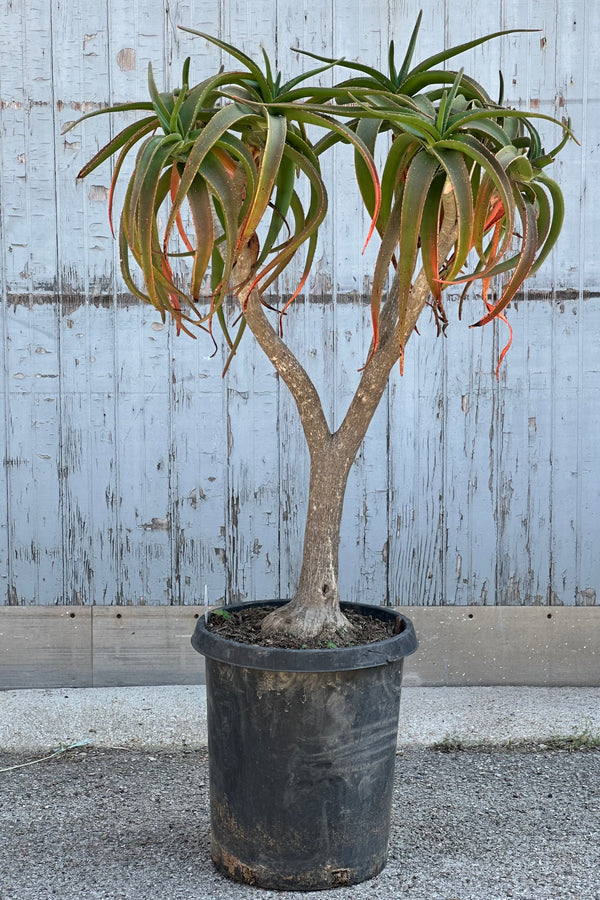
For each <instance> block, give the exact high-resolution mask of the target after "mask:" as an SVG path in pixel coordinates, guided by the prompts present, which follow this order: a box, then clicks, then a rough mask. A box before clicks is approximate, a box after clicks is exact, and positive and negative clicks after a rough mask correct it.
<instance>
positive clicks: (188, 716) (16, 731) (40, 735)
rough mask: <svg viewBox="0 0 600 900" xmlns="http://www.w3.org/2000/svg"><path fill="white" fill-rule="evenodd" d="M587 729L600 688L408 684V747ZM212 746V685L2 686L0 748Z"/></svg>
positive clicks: (596, 727) (597, 715) (403, 740)
mask: <svg viewBox="0 0 600 900" xmlns="http://www.w3.org/2000/svg"><path fill="white" fill-rule="evenodd" d="M582 735H583V736H587V737H591V738H599V739H600V688H539V687H537V688H523V687H461V688H453V687H450V688H449V687H437V688H417V687H405V688H403V692H402V704H401V709H400V731H399V746H400V747H407V746H420V747H428V746H432V745H435V744H439V743H441V742H448V743H460V744H469V745H472V744H485V745H491V746H494V745H498V744H504V743H506V742H519V741H534V742H538V743H540V742H541V743H543V742H544V741H547V740H549V739H551V738H571V737H574V736H582ZM80 742H85V743H89V744H91V745H93V746H96V747H112V748H116V747H124V748H128V749H134V748H135V749H141V750H176V749H182V748H189V749H197V748H201V747H205V746H206V743H207V734H206V687H205V686H204V685H193V686H191V685H183V686H163V687H127V688H62V689H57V690H26V691H5V692H3V693H0V751H4V752H17V753H41V752H47V751H52V750H54V749H56V748H59V747H69V746H71V745H74V744H78V743H80Z"/></svg>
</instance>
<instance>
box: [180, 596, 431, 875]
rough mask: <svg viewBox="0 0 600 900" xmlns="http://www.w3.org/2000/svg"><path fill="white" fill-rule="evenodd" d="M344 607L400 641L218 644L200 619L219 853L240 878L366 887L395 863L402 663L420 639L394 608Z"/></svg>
mask: <svg viewBox="0 0 600 900" xmlns="http://www.w3.org/2000/svg"><path fill="white" fill-rule="evenodd" d="M282 603H283V601H270V602H269V603H265V602H263V603H258V604H253V605H258V606H266V605H273V606H276V605H281V604H282ZM247 605H248V604H245V605H244V606H234V607H231V606H230V607H227V609H228V610H229V611H230V612H232V611H236V610H239V609H243V608H245V606H247ZM346 608H352V609H355V610H357V611H359V612H368V613H369V614H370V615H372V616H377V617H378V618H381V619H387V620H392V621H393V623H394V631H395V632H396V633H395V634H394V635H393V637H390V638H387V639H386V640H384V641H379V642H378V643H375V644H365V645H361V646H357V647H351V648H344V649H324V650H282V649H278V648H269V647H258V646H252V645H248V644H240V643H236V642H234V641H230V640H227V639H224V638H221V637H218V636H217V635H215V634H212V633H211V632H209V631H208V630H207V629H206V625H205V621H204V619H200V620H199V621H198V624H197V626H196V630H195V632H194V635H193V637H192V644H193V646H194V647H195V649H196V650H198V652H199V653H202V654H203V655H204V656H205V657H206V684H207V698H208V748H209V770H210V805H211V854H212V858H213V861H214V863H215V865H216V866H217V868H218V869H219V870H220V871H221V872H223V873H224V874H225V875H227V876H228V877H230V878H232V879H234V880H235V881H240V882H243V883H245V884H252V885H256V886H258V887H263V888H270V889H275V890H316V889H321V888H331V887H335V886H342V885H350V884H356V883H358V882H360V881H365V880H366V879H368V878H371V877H373V876H374V875H377V874H378V873H379V872H380V871H381V870H382V869H383V867H384V865H385V863H386V860H387V847H388V840H389V831H390V820H391V807H392V786H393V777H394V763H395V757H396V742H397V730H398V712H399V705H400V685H401V680H402V667H403V660H404V657H405V656H408V655H409V654H410V653H413V652H414V651H415V650H416V648H417V639H416V637H415V632H414V628H413V626H412V623H411V622H410V620H409V619H407V618H406V617H405V616H402V615H401V614H400V613H398V612H396V611H394V610H392V609H387V608H383V607H374V606H362V605H352V607H349V605H348V606H346Z"/></svg>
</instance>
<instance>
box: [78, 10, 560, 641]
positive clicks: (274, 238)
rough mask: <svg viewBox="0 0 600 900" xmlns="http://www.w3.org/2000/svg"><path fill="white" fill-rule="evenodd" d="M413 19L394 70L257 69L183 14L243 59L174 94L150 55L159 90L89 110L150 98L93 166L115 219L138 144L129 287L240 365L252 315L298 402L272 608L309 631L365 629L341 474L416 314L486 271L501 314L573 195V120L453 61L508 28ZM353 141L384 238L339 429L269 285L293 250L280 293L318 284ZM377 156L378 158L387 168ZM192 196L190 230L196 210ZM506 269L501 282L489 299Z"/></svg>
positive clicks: (88, 168)
mask: <svg viewBox="0 0 600 900" xmlns="http://www.w3.org/2000/svg"><path fill="white" fill-rule="evenodd" d="M419 24H420V16H419V19H418V20H417V23H416V26H415V28H414V30H413V33H412V35H411V38H410V41H409V46H408V50H407V52H406V54H405V57H404V59H403V61H402V64H401V65H400V66H399V67H396V63H395V55H394V45H393V44H392V45H391V46H390V52H389V58H388V72H387V73H384V72H381V71H379V70H377V69H375V68H372V67H370V66H367V65H363V64H359V63H354V62H348V61H346V60H336V59H333V58H332V59H327V58H324V57H314V58H315V59H317V60H318V62H319V65H318V67H317V68H314V69H312V70H311V71H309V72H307V73H305V74H303V75H301V76H298V77H296V78H293V79H291V80H288V81H283V79H282V76H281V74H280V73H277V74H275V73H274V72H273V68H272V66H271V63H270V61H269V59H268V57H267V55H266V54H264V60H263V65H262V66H261V65H258V64H257V63H256V62H255V61H254V60H252V59H251V58H249V57H248V56H246V55H245V54H244V53H243V52H242V51H241V50H239V49H238V48H236V47H233V46H232V45H230V44H226V43H225V42H223V41H221V40H218V39H217V38H215V37H211V36H209V35H205V34H204V35H202V34H201V33H200V32H194V31H192V29H186V30H188V31H192V33H194V34H199V35H201V36H202V37H204V38H205V39H207V40H209V41H211V42H212V43H213V44H216V45H217V46H218V47H219V48H221V49H222V50H224V51H226V52H227V53H228V54H230V55H231V56H232V57H233V58H234V59H235V60H236V61H237V63H238V64H240V65H241V68H240V69H236V70H232V71H220V72H218V73H217V74H215V75H213V76H212V77H210V78H208V79H206V80H205V81H203V82H201V83H200V84H198V85H195V86H193V87H192V86H190V84H189V72H190V61H189V60H186V62H185V65H184V67H183V75H182V84H181V87H180V88H179V89H177V90H175V91H173V92H168V93H165V92H162V93H161V92H159V91H158V89H157V87H156V84H155V81H154V77H153V74H152V68H151V66H150V67H149V73H148V87H149V95H150V99H149V100H148V101H146V102H140V103H132V104H123V105H119V106H113V107H111V108H108V109H102V110H97V111H95V112H93V113H90V114H88V115H87V116H84V117H83V118H90V117H91V116H94V115H99V114H103V113H111V114H116V113H119V112H122V111H126V110H136V111H139V112H143V113H145V115H144V116H143V118H141V119H140V120H139V121H137V122H136V123H135V124H133V125H128V126H127V127H126V128H124V129H123V130H122V131H121V132H120V133H119V134H118V135H117V136H116V137H115V138H113V139H112V140H111V141H110V142H109V143H108V144H107V145H106V146H105V147H103V148H102V149H101V150H100V151H99V152H98V153H97V154H96V155H95V156H94V157H93V159H91V160H90V161H89V162H88V163H87V164H86V165H85V166H84V167H83V169H82V170H81V173H80V177H85V176H86V175H88V174H89V173H90V172H92V171H93V170H94V169H95V168H96V167H97V166H99V165H101V164H102V163H104V162H105V161H106V160H108V159H109V158H111V157H115V162H114V167H113V176H112V184H111V190H110V199H109V216H110V220H111V227H112V208H113V195H114V188H115V184H116V182H117V180H118V178H119V176H120V174H121V172H122V168H123V163H124V161H125V159H126V158H127V157H128V155H129V154H130V153H132V152H133V151H134V149H135V150H136V157H135V164H134V167H133V173H132V175H131V176H130V178H129V181H128V184H127V188H126V192H125V198H124V201H123V205H122V210H121V215H120V223H119V247H120V259H121V267H122V272H123V277H124V279H125V282H126V284H127V286H128V288H129V290H130V291H131V292H132V293H133V294H134V295H135V296H137V297H139V298H140V299H141V300H144V301H146V302H148V303H151V304H152V305H154V306H155V307H156V308H157V309H158V310H159V312H160V314H161V316H162V318H163V320H164V319H165V317H166V315H167V314H168V315H170V316H171V317H172V318H173V319H174V320H175V323H176V328H177V331H178V332H179V331H185V332H186V333H188V334H191V335H192V336H195V335H194V332H195V330H196V329H198V328H200V329H205V330H207V331H208V332H209V333H210V334H212V333H213V330H214V324H215V322H216V323H218V325H219V326H220V328H221V330H222V333H223V336H224V340H225V342H226V344H227V347H228V348H229V354H228V356H229V358H228V361H227V365H229V363H230V362H231V359H232V357H233V356H234V354H235V351H236V349H237V347H238V345H239V342H240V340H241V338H242V335H243V333H244V330H245V329H246V328H248V329H249V330H250V331H251V332H252V333H253V335H254V337H255V339H256V340H257V342H258V344H259V345H260V347H261V348H262V349H263V351H264V352H265V353H266V355H267V356H268V358H269V359H270V360H271V362H272V364H273V366H274V367H275V369H276V371H277V372H278V374H279V375H280V377H281V378H282V379H283V381H284V382H285V383H286V385H287V387H288V388H289V390H290V392H291V394H292V396H293V398H294V400H295V402H296V405H297V408H298V412H299V416H300V420H301V423H302V427H303V430H304V434H305V437H306V441H307V444H308V448H309V451H310V484H309V499H308V512H307V522H306V529H305V538H304V552H303V560H302V567H301V571H300V573H299V580H298V587H297V590H296V593H295V595H294V597H293V598H292V600H291V601H290V602H289V603H288V604H286V605H285V606H284V607H282V608H280V609H278V610H277V611H276V612H274V613H271V614H270V615H269V616H268V617H267V619H266V620H265V623H264V626H263V627H264V630H265V632H277V631H286V630H287V631H290V632H292V633H293V634H294V635H296V636H297V637H299V638H301V639H302V640H311V639H320V640H324V639H327V640H337V639H339V638H344V637H348V633H349V632H350V630H351V626H350V625H349V622H348V621H347V619H346V617H345V616H344V615H343V613H342V612H341V610H340V597H339V592H338V547H339V538H340V524H341V515H342V505H343V499H344V493H345V489H346V483H347V478H348V474H349V471H350V468H351V466H352V463H353V461H354V459H355V457H356V454H357V452H358V449H359V447H360V444H361V442H362V440H363V438H364V436H365V434H366V431H367V428H368V426H369V423H370V422H371V419H372V418H373V415H374V413H375V410H376V409H377V406H378V404H379V401H380V399H381V397H382V395H383V393H384V390H385V387H386V384H387V381H388V378H389V376H390V373H391V371H392V370H393V368H394V366H396V365H397V364H398V363H400V368H402V365H403V360H404V353H405V348H406V344H407V342H408V339H409V338H410V336H411V334H412V333H413V331H414V330H415V327H416V324H417V321H418V319H419V316H420V315H421V313H422V312H423V310H424V308H425V307H426V306H427V305H429V306H431V307H432V309H433V314H434V315H435V317H436V321H437V323H438V330H439V331H443V330H444V329H445V328H446V326H447V317H446V312H445V309H444V305H443V293H444V290H445V289H446V288H447V287H448V286H449V285H457V284H460V285H464V286H465V287H464V290H465V291H466V290H467V289H468V288H469V286H470V285H472V284H473V283H474V282H479V283H480V285H481V292H482V300H483V303H484V312H483V315H482V317H481V318H480V319H479V321H478V322H476V323H474V325H475V326H483V325H486V324H487V323H489V322H490V321H492V319H494V318H496V317H502V318H504V319H505V310H506V307H507V306H508V304H509V303H510V301H511V300H512V299H513V298H514V297H515V295H516V293H517V291H518V290H519V288H520V287H521V285H522V284H523V282H524V280H525V279H526V278H527V277H528V275H530V274H531V273H533V272H535V271H536V270H537V268H539V266H540V265H541V264H542V263H543V261H544V259H546V257H547V256H548V253H549V252H550V250H551V249H552V247H553V245H554V243H555V241H556V239H557V237H558V235H559V232H560V230H561V226H562V222H563V212H564V210H563V198H562V194H561V191H560V188H559V187H558V185H557V183H556V182H555V181H553V180H552V179H551V178H549V177H548V176H547V175H546V174H545V173H544V169H545V167H546V166H547V165H549V164H550V163H551V162H552V161H553V159H554V158H555V156H556V155H557V153H559V152H560V150H561V149H562V148H563V146H564V145H565V143H566V142H567V140H568V139H569V138H572V134H571V130H570V123H568V122H564V121H563V122H562V123H560V122H558V121H557V120H555V119H553V118H551V117H549V116H545V115H543V114H540V113H524V112H522V111H519V110H514V109H510V108H508V107H506V106H505V105H504V103H503V97H502V85H501V90H500V98H499V100H498V101H497V102H495V101H493V100H492V99H491V97H490V96H489V95H488V93H487V92H486V91H485V90H484V88H483V87H482V86H481V85H480V84H478V82H477V81H476V80H475V79H473V78H472V77H470V76H468V75H467V74H465V72H464V70H463V69H460V70H458V71H452V70H450V69H443V68H440V66H442V65H444V64H446V63H447V62H448V60H450V59H452V58H453V57H454V56H456V55H457V54H459V53H462V52H464V51H465V50H468V49H470V48H472V47H475V46H477V45H479V44H482V43H484V42H486V41H489V40H491V39H492V38H497V37H501V36H503V35H506V34H510V33H512V32H510V31H503V32H497V33H495V34H491V35H486V36H484V37H482V38H479V39H477V40H474V41H470V42H468V43H465V44H461V45H459V46H457V47H454V48H452V49H449V50H445V51H444V52H441V53H439V54H436V55H434V56H432V57H429V58H428V59H426V60H424V61H423V62H421V63H418V64H413V61H412V58H413V53H414V49H415V45H416V40H417V34H418V30H419ZM519 30H521V29H519ZM307 55H308V56H314V55H313V54H307ZM326 69H335V70H336V71H337V70H342V71H343V70H349V71H345V72H344V75H345V76H346V77H344V78H342V80H340V81H338V82H336V83H335V84H334V85H333V86H331V87H321V86H317V85H316V84H315V83H314V81H315V78H316V76H318V75H319V74H320V73H321V72H323V71H325V70H326ZM541 120H546V121H547V122H549V123H551V124H552V125H553V126H558V128H559V132H560V133H559V138H558V143H557V145H556V147H555V148H554V149H553V150H551V151H550V152H546V151H545V150H544V148H543V146H542V144H541V139H540V136H539V132H538V130H537V127H536V125H537V124H538V123H539V122H540V121H541ZM79 121H81V120H79ZM309 133H310V136H309ZM339 143H343V144H348V145H350V146H351V147H353V149H354V155H355V172H356V180H357V184H358V187H359V189H360V196H361V198H362V202H363V203H364V205H365V208H366V210H367V211H368V215H369V217H370V219H371V226H370V230H369V232H368V234H367V235H366V240H367V241H369V240H371V239H373V240H378V242H379V249H378V254H377V258H376V262H375V266H374V271H373V279H372V292H371V313H372V329H373V331H372V342H371V347H370V351H369V354H368V358H367V359H366V360H365V366H364V368H363V370H362V373H361V378H360V382H359V385H358V388H357V390H356V393H355V395H354V397H353V399H352V401H351V403H350V406H349V408H348V411H347V414H346V416H345V418H344V420H343V422H342V424H341V425H340V426H339V428H338V429H337V430H336V431H335V432H333V431H332V430H331V429H330V427H329V425H328V423H327V420H326V417H325V414H324V411H323V407H322V404H321V400H320V398H319V395H318V393H317V390H316V388H315V386H314V384H313V383H312V381H311V380H310V378H309V376H308V374H307V372H306V370H305V369H304V367H303V366H302V364H301V363H300V361H299V360H298V359H297V358H296V356H295V355H294V354H293V353H292V351H291V350H290V349H289V347H288V346H287V344H286V343H285V341H284V340H283V337H282V333H281V330H280V327H279V326H280V322H279V321H278V318H277V316H279V317H280V316H281V315H282V313H283V312H284V311H285V308H284V309H283V310H279V311H275V313H274V316H275V317H273V316H270V315H269V310H270V307H268V305H267V303H266V301H265V299H264V294H265V291H266V290H267V289H268V288H269V286H270V285H272V284H273V283H274V281H275V280H276V279H277V278H278V276H279V275H280V274H281V273H282V272H283V271H284V270H285V268H286V267H287V266H288V265H289V263H290V262H291V261H292V259H294V258H296V256H297V255H298V254H299V253H303V259H304V268H303V272H302V275H301V277H300V279H299V283H298V285H297V286H296V289H295V291H294V293H293V295H292V297H291V298H290V300H289V301H288V303H287V304H286V306H287V305H289V303H291V302H293V300H294V299H295V298H296V297H297V296H298V295H299V294H300V293H301V292H302V291H303V289H304V286H305V283H306V280H307V277H308V275H309V272H310V270H311V265H312V262H313V259H314V256H315V250H316V246H317V239H318V234H319V228H320V225H321V223H322V222H323V220H324V218H325V216H326V213H327V190H326V187H325V184H324V181H323V177H322V172H321V158H322V157H323V155H324V154H326V153H327V152H328V151H329V150H330V149H331V148H332V147H334V146H335V145H336V144H339ZM376 151H377V153H376ZM376 155H377V158H383V164H382V165H381V166H380V167H379V168H378V167H377V166H376V164H375V161H374V160H375V157H376ZM306 186H308V190H306V189H305V187H306ZM165 203H166V204H168V213H167V214H166V215H164V219H165V222H166V224H165V225H164V227H163V228H162V229H161V227H160V221H159V210H161V208H163V204H165ZM184 206H187V208H188V209H189V217H190V218H191V223H192V229H191V230H192V233H191V234H188V233H187V231H186V229H185V227H184V224H183V216H182V210H183V208H184ZM183 248H185V249H183ZM175 257H177V258H179V257H183V258H186V257H187V258H188V259H189V262H190V263H191V269H190V271H189V275H188V280H187V282H184V281H183V280H182V279H181V277H175V275H174V273H173V265H172V263H173V259H174V258H175ZM132 260H133V261H134V263H135V264H136V267H137V269H138V270H139V271H140V272H141V282H140V283H138V282H137V281H136V280H135V278H134V275H133V272H132V266H131V261H132ZM496 277H501V278H502V279H503V281H504V287H503V290H502V292H501V296H500V298H499V299H498V300H497V301H496V302H494V303H491V302H490V301H489V300H488V294H489V287H490V282H491V279H493V278H496ZM390 282H391V283H390ZM228 293H231V294H233V295H234V296H235V298H236V299H237V303H238V306H239V309H238V313H237V324H236V325H235V332H234V328H233V326H232V325H231V324H230V323H229V321H228V319H227V316H226V314H225V307H224V299H225V296H226V295H227V294H228ZM472 327H473V326H472ZM504 352H506V348H505V351H504Z"/></svg>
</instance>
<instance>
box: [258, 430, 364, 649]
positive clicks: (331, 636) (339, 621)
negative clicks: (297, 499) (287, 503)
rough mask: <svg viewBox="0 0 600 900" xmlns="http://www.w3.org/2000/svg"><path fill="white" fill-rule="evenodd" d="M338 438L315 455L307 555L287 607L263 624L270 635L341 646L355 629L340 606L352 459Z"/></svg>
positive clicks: (312, 458)
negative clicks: (343, 536)
mask: <svg viewBox="0 0 600 900" xmlns="http://www.w3.org/2000/svg"><path fill="white" fill-rule="evenodd" d="M338 443H339V442H337V441H336V439H335V437H331V436H330V438H329V439H328V440H327V442H326V443H325V445H324V446H322V447H320V448H319V450H318V452H316V453H315V454H313V455H312V456H311V467H310V487H309V494H308V510H307V516H306V529H305V533H304V553H303V557H302V569H301V571H300V580H299V582H298V589H297V591H296V594H295V596H294V598H293V599H292V600H291V601H290V603H288V604H287V605H286V606H284V607H282V608H280V609H278V610H276V611H275V612H273V613H271V614H270V615H269V616H268V617H267V618H266V619H265V621H264V623H263V631H264V632H265V633H267V634H268V633H274V632H278V633H280V632H285V631H289V632H290V633H292V634H294V635H295V636H296V637H299V638H302V639H303V640H315V639H318V640H321V641H332V642H333V643H335V642H336V640H337V639H339V638H340V637H348V636H350V635H351V633H352V627H351V625H350V623H349V622H348V620H347V619H346V617H345V616H344V615H343V613H342V612H341V611H340V606H339V601H340V597H339V591H338V568H339V565H338V551H339V543H340V525H341V520H342V508H343V504H344V494H345V491H346V483H347V481H348V473H349V471H350V465H351V463H352V458H353V457H352V458H350V459H349V458H348V457H347V456H346V457H344V454H343V452H342V451H341V449H340V448H339V446H336V445H337V444H338Z"/></svg>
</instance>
